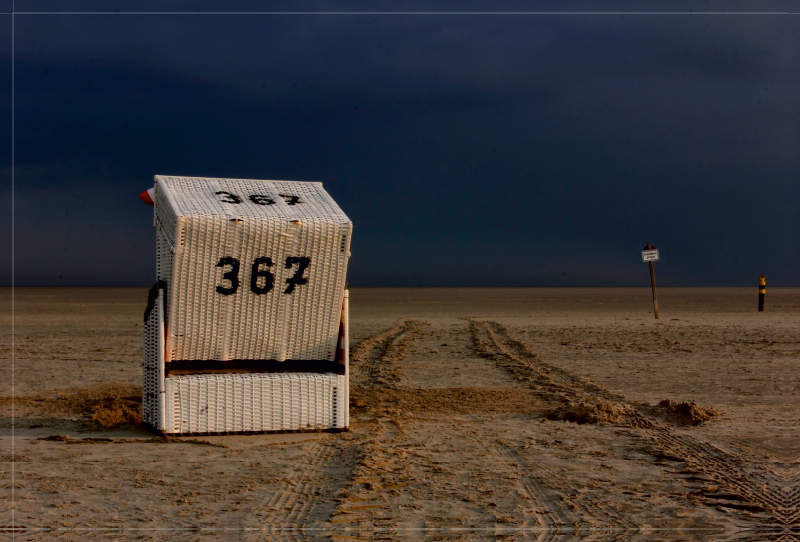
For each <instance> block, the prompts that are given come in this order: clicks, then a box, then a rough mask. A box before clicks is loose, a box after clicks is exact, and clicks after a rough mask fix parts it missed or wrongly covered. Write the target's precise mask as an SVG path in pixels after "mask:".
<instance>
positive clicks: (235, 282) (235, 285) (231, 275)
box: [217, 256, 239, 295]
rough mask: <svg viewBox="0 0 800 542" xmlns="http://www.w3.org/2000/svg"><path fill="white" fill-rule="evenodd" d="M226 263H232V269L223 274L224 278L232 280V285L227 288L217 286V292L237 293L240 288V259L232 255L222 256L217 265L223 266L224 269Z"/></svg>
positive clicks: (225, 293) (223, 293)
mask: <svg viewBox="0 0 800 542" xmlns="http://www.w3.org/2000/svg"><path fill="white" fill-rule="evenodd" d="M226 265H230V266H231V270H230V271H228V272H227V273H223V274H222V280H227V281H230V283H231V287H230V288H225V287H224V286H217V293H218V294H222V295H231V294H235V293H236V290H238V289H239V260H237V259H236V258H231V257H230V256H225V257H224V258H220V259H219V262H218V263H217V267H222V268H223V270H224V269H225V266H226Z"/></svg>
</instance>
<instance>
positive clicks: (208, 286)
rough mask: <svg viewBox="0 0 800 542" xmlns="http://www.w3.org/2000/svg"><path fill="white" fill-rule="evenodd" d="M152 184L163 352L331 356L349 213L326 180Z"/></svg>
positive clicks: (180, 355)
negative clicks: (162, 306)
mask: <svg viewBox="0 0 800 542" xmlns="http://www.w3.org/2000/svg"><path fill="white" fill-rule="evenodd" d="M155 183H156V185H155V198H154V199H155V224H154V225H155V226H156V229H157V232H158V233H157V245H158V257H157V260H158V261H157V265H158V277H159V280H161V281H164V282H166V286H167V287H166V294H167V295H166V311H167V315H168V316H167V318H166V320H167V322H168V323H169V324H168V330H167V341H166V344H167V352H166V355H165V358H166V360H167V361H169V359H194V360H204V359H205V360H223V361H224V360H247V359H250V360H277V361H284V360H333V359H334V356H335V350H336V344H337V337H338V332H339V324H340V315H341V307H342V295H343V292H344V281H345V276H346V269H347V261H348V258H349V250H350V236H351V232H352V222H351V221H350V219H349V218H348V217H347V216H346V215H345V214H344V212H343V211H342V210H341V209H340V208H339V206H338V205H336V203H335V202H334V201H333V199H332V198H331V197H330V196H329V195H328V193H327V192H325V190H324V189H323V188H322V184H321V183H316V182H296V181H259V180H244V179H213V178H193V177H169V176H156V178H155Z"/></svg>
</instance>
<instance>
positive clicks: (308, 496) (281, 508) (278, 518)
mask: <svg viewBox="0 0 800 542" xmlns="http://www.w3.org/2000/svg"><path fill="white" fill-rule="evenodd" d="M336 451H338V448H337V447H335V446H333V445H331V443H330V442H327V439H326V440H312V441H308V442H307V443H305V444H304V445H303V446H302V448H301V454H300V459H299V461H298V465H297V467H296V468H295V469H294V470H293V471H292V472H291V473H289V475H288V476H287V477H286V478H285V479H283V480H282V481H281V482H282V483H281V488H280V490H278V491H276V492H275V493H273V494H272V495H271V496H270V497H269V498H268V499H267V500H266V501H265V502H264V503H263V504H262V509H264V510H265V511H266V512H267V514H266V515H265V516H264V517H263V519H262V522H263V524H264V527H265V529H266V530H267V531H269V530H270V529H269V528H270V527H273V528H275V529H276V530H277V531H282V530H285V529H287V528H289V529H298V530H301V529H302V527H303V526H305V525H308V524H309V523H311V522H319V521H324V519H325V518H326V517H327V512H326V511H325V510H324V509H325V508H329V506H326V503H325V502H324V499H321V498H320V495H324V494H327V493H329V492H330V488H329V487H326V486H325V484H324V483H323V482H324V480H325V479H326V477H327V476H329V475H330V471H331V468H330V467H331V463H332V460H333V459H334V453H335V452H336ZM322 516H324V517H322Z"/></svg>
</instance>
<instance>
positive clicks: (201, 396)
mask: <svg viewBox="0 0 800 542" xmlns="http://www.w3.org/2000/svg"><path fill="white" fill-rule="evenodd" d="M346 386H347V384H346V379H345V377H344V376H343V375H334V374H318V373H258V374H213V375H208V374H206V375H191V376H176V377H169V378H166V379H165V391H166V403H167V406H166V430H165V432H166V433H170V434H180V433H219V432H237V431H281V430H284V431H289V430H304V429H307V430H312V429H313V430H316V429H335V428H343V427H345V423H346V412H347V406H348V405H347V404H346V402H345V401H346V392H345V390H346Z"/></svg>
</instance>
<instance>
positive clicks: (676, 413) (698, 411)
mask: <svg viewBox="0 0 800 542" xmlns="http://www.w3.org/2000/svg"><path fill="white" fill-rule="evenodd" d="M656 408H658V409H660V410H661V411H663V412H665V413H666V414H667V416H668V417H670V418H673V419H674V420H675V421H676V422H678V423H679V424H680V425H697V424H699V423H702V422H705V421H708V420H710V419H711V418H713V417H714V416H719V412H717V411H716V410H714V409H713V408H705V407H701V406H700V405H698V404H697V403H695V402H694V401H692V402H686V401H673V400H672V399H664V400H663V401H661V402H660V403H658V405H656Z"/></svg>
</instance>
